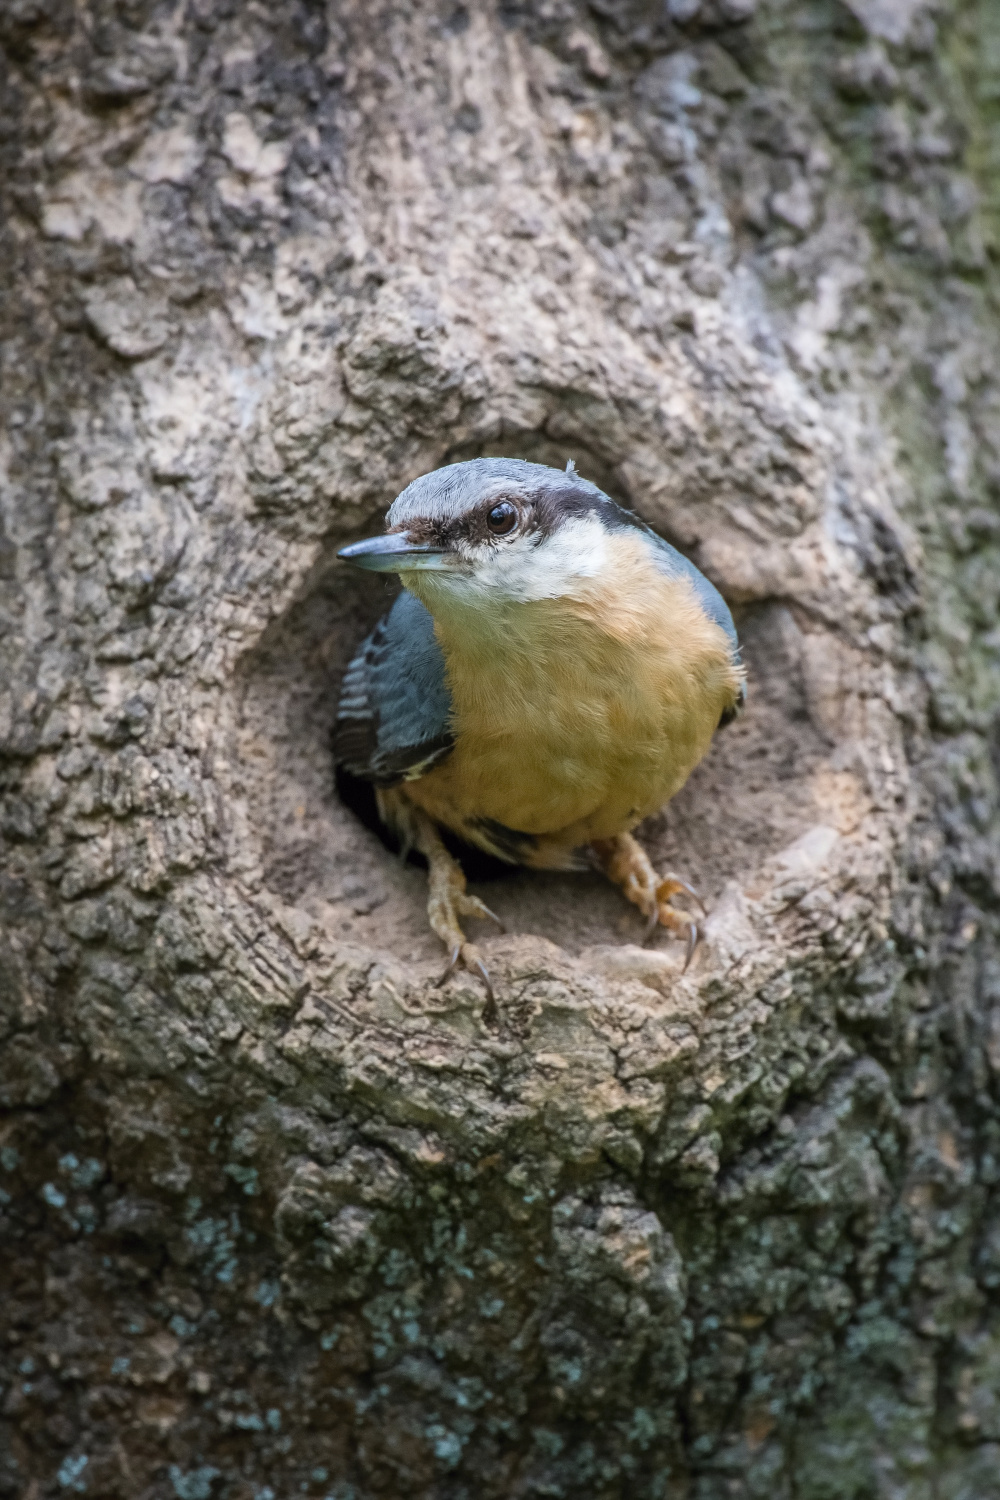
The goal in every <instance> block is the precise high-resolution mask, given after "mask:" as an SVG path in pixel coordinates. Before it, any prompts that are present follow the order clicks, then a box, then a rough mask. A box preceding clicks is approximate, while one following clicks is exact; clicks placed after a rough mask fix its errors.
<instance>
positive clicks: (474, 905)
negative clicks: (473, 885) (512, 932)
mask: <svg viewBox="0 0 1000 1500" xmlns="http://www.w3.org/2000/svg"><path fill="white" fill-rule="evenodd" d="M456 904H457V906H458V909H459V911H460V912H461V914H462V916H463V917H482V918H483V919H484V920H485V921H489V922H495V923H496V925H497V927H498V928H499V929H500V931H501V932H506V930H507V929H506V928H505V927H504V924H503V922H501V920H500V918H499V917H498V916H497V914H496V912H495V911H492V910H491V909H490V908H489V907H488V906H487V905H486V902H485V901H480V899H479V897H478V896H470V895H469V894H468V892H467V891H463V892H462V895H461V896H460V897H459V899H458V902H457V903H456Z"/></svg>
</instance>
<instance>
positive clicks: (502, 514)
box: [486, 500, 517, 536]
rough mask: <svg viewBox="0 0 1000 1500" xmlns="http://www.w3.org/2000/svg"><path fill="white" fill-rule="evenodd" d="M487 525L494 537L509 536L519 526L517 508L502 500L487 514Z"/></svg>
mask: <svg viewBox="0 0 1000 1500" xmlns="http://www.w3.org/2000/svg"><path fill="white" fill-rule="evenodd" d="M486 524H487V526H488V527H489V528H490V531H491V532H492V533H493V535H494V536H509V534H510V533H511V532H512V531H513V530H514V527H515V526H516V525H517V507H516V506H514V505H511V503H510V501H509V500H501V501H500V503H499V505H494V506H493V508H492V510H489V511H487V513H486Z"/></svg>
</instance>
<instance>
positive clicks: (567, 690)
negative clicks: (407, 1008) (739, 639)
mask: <svg viewBox="0 0 1000 1500" xmlns="http://www.w3.org/2000/svg"><path fill="white" fill-rule="evenodd" d="M649 574H650V576H646V575H645V574H642V575H640V576H638V577H636V576H632V577H631V578H630V579H629V580H628V584H629V587H628V595H627V597H626V598H619V599H617V600H616V599H614V598H608V597H607V589H606V588H605V589H604V591H603V594H602V593H601V592H600V591H599V590H598V588H597V586H596V585H595V586H594V587H593V588H592V589H591V590H590V591H589V593H583V594H582V596H581V597H576V598H573V599H562V598H561V599H546V600H537V601H532V602H531V603H526V604H519V605H517V606H514V607H513V608H511V609H510V610H508V611H507V614H506V616H505V617H504V618H503V619H498V620H493V621H488V622H485V623H484V622H480V625H481V628H480V630H478V631H476V630H471V631H470V629H469V628H468V623H467V622H460V623H459V624H458V626H457V627H456V626H455V625H454V624H452V622H450V621H449V620H448V619H447V618H445V619H443V620H442V619H441V618H440V617H438V618H436V629H437V634H438V639H439V640H440V642H441V645H442V648H443V650H444V653H445V660H446V664H447V673H448V683H449V687H450V690H451V695H452V704H453V726H454V730H455V737H456V738H455V748H454V750H453V751H452V753H451V755H450V756H449V757H448V759H447V760H446V761H444V762H443V763H442V764H441V765H439V766H437V767H436V768H435V769H434V770H432V771H430V772H429V773H428V774H427V775H425V776H422V777H420V778H419V779H418V780H416V781H413V782H411V783H408V784H407V785H406V788H405V794H406V796H407V797H408V798H409V799H410V800H412V801H413V802H415V803H416V804H417V805H418V806H419V807H421V808H423V809H424V810H425V811H426V812H427V813H428V814H429V815H430V816H431V817H432V818H434V819H435V820H436V821H437V822H438V823H441V824H444V825H445V826H446V827H448V828H450V829H452V830H454V831H455V832H456V833H458V834H460V835H461V836H462V837H463V838H466V839H468V840H469V841H470V842H473V843H476V844H478V845H480V846H482V847H484V848H487V849H490V850H491V851H492V852H494V853H497V854H500V855H501V857H503V858H506V859H509V860H512V861H514V862H517V863H522V864H528V865H541V866H559V865H564V864H567V863H569V862H570V855H571V851H572V850H573V849H576V848H579V847H580V846H581V845H583V844H587V843H590V842H591V841H593V840H595V839H606V838H611V837H613V836H614V835H615V834H617V833H622V832H625V831H627V830H628V829H631V828H634V827H635V825H636V824H637V823H639V822H640V821H641V820H642V819H643V818H645V817H647V816H648V815H649V814H650V813H652V812H654V811H656V810H657V809H658V808H660V807H662V806H663V804H664V803H665V802H667V801H668V800H669V799H670V798H671V797H672V796H673V795H674V793H675V792H677V791H678V790H679V789H680V787H681V786H683V784H684V782H685V781H686V780H687V778H688V776H689V775H690V773H691V771H692V770H693V769H694V767H695V766H696V765H697V764H698V762H699V760H701V758H702V756H703V755H704V754H705V752H706V750H707V749H708V746H709V743H710V741H711V738H712V735H713V733H714V731H715V729H716V727H717V725H718V723H719V719H720V716H721V714H722V713H723V711H724V710H725V709H726V708H728V707H730V706H731V705H732V704H733V703H734V702H735V700H736V696H737V694H738V692H739V685H740V674H739V670H738V668H736V667H735V666H734V665H733V663H732V659H731V651H730V646H729V641H728V638H727V637H726V635H725V633H724V632H723V631H722V630H721V629H720V628H719V627H718V626H717V625H715V624H714V623H713V622H711V621H710V620H707V619H706V617H705V615H704V613H703V612H702V611H701V610H700V608H699V607H698V606H697V602H696V601H695V600H694V597H693V594H692V591H691V589H690V586H689V585H688V584H687V583H686V581H685V580H683V579H680V580H677V579H664V578H663V577H662V576H661V575H659V574H655V573H653V571H652V570H649ZM650 620H653V621H654V622H655V628H652V629H651V628H650ZM511 835H513V836H511ZM518 836H522V837H518Z"/></svg>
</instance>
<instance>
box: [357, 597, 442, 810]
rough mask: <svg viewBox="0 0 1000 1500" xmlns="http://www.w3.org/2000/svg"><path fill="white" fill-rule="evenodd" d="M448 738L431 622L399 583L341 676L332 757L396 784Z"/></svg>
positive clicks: (432, 757) (417, 772)
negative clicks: (397, 592)
mask: <svg viewBox="0 0 1000 1500" xmlns="http://www.w3.org/2000/svg"><path fill="white" fill-rule="evenodd" d="M453 744H454V736H453V734H452V732H451V695H450V693H449V691H448V684H447V682H446V681H445V664H444V655H443V653H442V651H441V647H440V646H439V645H438V642H437V637H436V636H435V634H434V621H433V620H432V619H431V616H430V615H429V614H428V612H427V610H426V609H425V608H424V606H423V605H422V604H421V603H420V601H419V600H418V599H415V598H414V597H413V595H412V594H408V593H407V592H406V591H405V589H404V591H403V592H402V593H401V594H400V596H399V598H398V599H397V600H396V602H395V604H394V605H393V606H392V608H391V609H390V611H389V613H388V614H387V615H385V616H384V617H383V618H382V619H381V620H380V621H379V622H378V624H377V625H376V626H375V629H374V630H373V631H372V633H371V635H369V636H368V637H367V638H366V639H365V640H364V641H362V643H361V645H360V647H359V648H358V651H357V653H356V654H355V656H354V659H353V660H352V661H351V664H350V666H349V667H348V669H347V672H346V673H345V675H344V681H343V684H342V686H341V691H340V701H339V703H338V706H337V719H336V723H335V725H334V732H333V753H334V759H335V760H336V762H337V764H338V765H341V766H344V767H345V769H346V770H348V771H350V772H351V774H352V775H354V776H361V777H363V778H364V779H365V780H366V781H372V782H374V783H375V785H376V786H393V785H395V784H396V783H398V782H400V781H412V780H415V779H416V778H417V777H418V776H423V775H425V774H426V773H427V771H429V770H430V769H431V767H432V766H435V765H437V764H438V762H439V761H441V760H443V759H444V758H445V756H446V755H448V753H449V752H450V750H451V748H452V745H453Z"/></svg>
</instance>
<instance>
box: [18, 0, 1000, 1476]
mask: <svg viewBox="0 0 1000 1500" xmlns="http://www.w3.org/2000/svg"><path fill="white" fill-rule="evenodd" d="M0 42H2V48H3V69H4V72H3V98H2V103H0V137H2V152H3V166H2V192H3V196H4V218H3V230H2V235H3V273H2V282H3V291H4V296H3V325H2V338H3V346H2V347H3V365H2V382H3V384H2V395H3V407H2V411H3V419H4V433H3V439H2V450H0V461H2V487H0V830H2V839H3V845H2V869H0V1046H2V1051H0V1103H2V1106H3V1111H4V1112H3V1116H2V1120H0V1234H2V1250H0V1254H2V1261H0V1285H2V1288H3V1296H2V1298H0V1333H2V1343H0V1388H2V1389H0V1495H4V1496H19V1497H22V1496H23V1497H25V1500H39V1497H42V1496H48V1495H59V1494H77V1493H79V1494H88V1495H91V1496H120V1497H139V1496H141V1497H149V1500H154V1497H155V1500H169V1497H178V1500H208V1497H210V1496H213V1497H217V1500H223V1497H225V1500H285V1497H290V1496H293V1495H300V1494H306V1495H314V1496H328V1497H333V1500H369V1497H376V1496H386V1497H399V1496H404V1495H406V1496H422V1497H435V1500H436V1497H441V1500H446V1497H447V1500H460V1497H469V1500H472V1497H476V1500H479V1497H484V1500H485V1497H497V1500H500V1497H516V1496H560V1497H562V1496H565V1497H587V1500H612V1497H616V1500H625V1497H629V1500H646V1497H649V1500H655V1497H663V1500H666V1497H670V1500H680V1497H688V1496H690V1497H692V1500H723V1497H726V1500H729V1497H733V1500H736V1497H739V1500H743V1497H752V1496H767V1497H768V1500H783V1497H789V1500H792V1497H795V1500H870V1497H883V1496H884V1497H890V1496H891V1497H894V1500H895V1497H907V1500H910V1497H913V1500H925V1497H926V1500H932V1497H933V1500H960V1497H961V1500H989V1497H993V1496H1000V1309H998V1304H997V1288H998V1286H1000V1198H998V1188H997V1184H998V1182H1000V1112H998V1104H1000V952H998V931H1000V807H998V775H1000V727H998V726H1000V718H998V705H1000V660H998V657H1000V624H998V595H1000V506H998V497H1000V358H998V348H1000V279H998V271H1000V266H998V261H1000V189H998V186H997V184H998V181H1000V10H998V9H997V6H996V4H995V3H994V0H979V3H978V4H977V3H975V0H940V3H937V4H928V3H924V0H760V3H759V5H756V6H755V4H754V0H668V3H667V4H666V5H663V4H662V3H655V4H654V3H648V4H646V3H642V0H634V3H632V0H592V3H591V4H589V5H585V4H583V3H579V4H574V3H573V0H537V3H531V0H524V3H518V0H497V3H485V0H484V3H483V4H482V5H471V4H470V5H469V6H467V7H466V6H454V5H451V4H446V5H442V6H440V7H437V8H435V6H434V5H433V4H419V3H413V4H407V5H403V4H400V5H397V6H392V5H388V4H385V5H383V4H379V3H361V0H357V3H354V4H351V3H347V0H344V3H342V4H337V3H331V4H329V5H328V6H327V7H326V8H324V7H323V6H322V5H319V4H309V3H304V0H276V3H273V4H270V5H265V4H262V3H248V4H235V3H233V0H189V3H187V4H185V3H183V0H177V3H168V0H164V3H162V4H157V3H155V0H148V3H147V0H117V3H113V0H106V3H102V0H80V3H77V4H73V3H71V0H4V3H3V5H2V7H0ZM478 453H507V454H515V455H521V456H524V457H530V458H540V459H542V460H544V461H550V462H553V463H558V464H560V465H562V464H563V463H565V461H566V459H567V458H573V459H575V461H576V463H577V466H578V468H579V469H580V471H581V472H582V473H583V474H585V475H586V476H588V477H590V478H593V479H595V480H597V481H598V482H599V483H601V484H603V485H604V486H605V487H606V488H607V489H608V490H609V491H610V493H612V494H613V495H615V496H616V497H618V498H620V499H622V500H624V501H625V502H627V503H628V504H630V505H632V506H634V507H635V508H636V509H637V510H639V511H640V512H641V513H642V515H644V516H645V517H647V518H648V519H649V520H650V521H651V522H652V523H653V524H654V525H656V526H657V527H658V528H659V529H660V530H661V531H662V532H663V533H664V534H665V535H666V536H668V537H669V538H670V539H671V540H673V541H674V542H676V543H677V544H678V545H679V546H681V547H682V548H684V550H685V551H687V552H688V554H689V555H690V556H692V557H693V558H694V559H695V560H696V561H697V562H698V563H699V565H700V566H702V567H703V568H704V570H705V571H706V572H707V573H708V574H709V575H710V576H711V577H712V578H713V580H714V581H715V582H716V583H717V584H718V585H719V587H720V588H721V589H722V590H723V592H724V593H725V595H726V597H727V598H728V599H729V601H730V603H731V604H732V606H733V608H734V611H735V613H736V614H737V617H738V622H739V625H740V629H741V633H742V635H743V638H744V640H745V642H746V649H747V658H748V665H749V672H750V683H751V697H750V707H749V710H748V712H747V714H746V716H745V717H744V718H743V719H742V720H741V721H740V722H739V723H738V724H737V725H735V726H733V727H732V728H731V729H729V730H728V731H727V732H726V733H725V734H723V735H721V736H720V737H719V740H718V743H717V745H716V746H715V747H714V748H713V750H712V752H711V755H710V756H709V758H708V760H707V761H706V762H705V764H704V765H703V766H702V767H700V768H699V770H698V772H697V773H696V774H695V776H694V777H693V778H692V781H691V783H690V785H689V786H688V787H687V788H686V789H685V791H684V792H683V793H682V794H681V796H679V797H678V798H677V799H676V801H675V803H674V804H673V805H672V806H671V808H670V809H669V810H668V811H667V812H666V814H665V815H664V816H663V817H662V818H661V819H658V820H654V822H653V824H652V825H651V826H649V827H648V828H647V829H646V830H645V836H646V840H647V843H648V845H649V847H650V849H651V850H652V851H653V852H654V854H655V857H656V859H657V861H658V862H659V864H660V865H661V867H667V866H674V867H677V868H680V869H682V870H683V871H684V872H685V873H686V874H688V875H689V876H690V878H691V879H693V880H694V881H696V882H697V883H698V884H699V885H700V886H701V887H702V888H703V889H704V891H705V892H706V893H707V895H708V896H709V898H710V904H711V908H712V915H711V919H710V921H709V924H708V932H707V935H706V941H705V943H704V945H703V947H702V948H701V950H700V951H699V954H698V957H697V961H696V963H695V964H694V965H692V968H691V970H690V971H689V972H688V973H687V974H686V975H682V973H681V960H680V956H679V951H678V948H677V946H676V945H672V944H671V943H670V942H669V941H668V940H666V939H663V940H662V941H661V943H660V945H659V946H658V947H655V948H653V949H644V948H642V947H641V946H639V942H640V939H641V919H640V918H639V917H638V916H636V915H635V914H634V913H631V912H630V911H629V910H627V909H625V906H624V903H623V902H622V901H621V900H620V898H619V897H618V896H617V895H616V894H615V892H614V891H612V890H610V889H609V888H606V887H605V886H603V885H602V884H601V883H600V882H599V881H598V880H597V879H596V877H593V878H592V877H587V876H573V877H570V876H566V877H563V876H551V877H547V876H543V875H533V874H516V875H514V876H513V877H512V878H508V879H506V880H499V879H493V878H490V879H488V880H485V881H484V882H483V883H481V884H479V885H477V886H476V888H477V889H478V890H480V891H481V892H482V893H483V894H484V895H485V896H486V898H487V899H488V901H489V902H490V904H491V905H493V906H495V907H496V908H497V909H498V910H499V911H500V912H501V914H502V915H503V916H504V918H505V919H506V921H507V923H508V928H509V931H510V933H511V934H512V935H511V936H508V937H502V938H494V937H491V936H489V935H488V934H486V935H484V936H483V938H482V941H483V945H484V947H485V949H486V952H487V955H488V958H489V962H490V965H491V968H492V970H493V972H494V974H495V976H496V978H497V985H498V993H499V1002H500V1003H499V1018H498V1020H497V1021H496V1022H493V1020H492V1017H490V1016H486V1017H485V1018H484V996H483V993H482V990H481V987H480V986H478V985H477V984H476V983H475V982H474V981H473V980H471V979H470V978H468V977H467V976H462V975H456V976H455V977H453V978H452V979H451V980H450V981H449V982H448V983H447V984H446V985H445V986H443V987H441V988H435V987H434V984H433V981H434V979H435V976H436V974H437V972H438V970H439V967H440V962H441V955H440V954H439V952H438V951H437V947H436V944H435V942H434V940H433V939H432V938H431V937H430V935H429V933H428V931H427V929H426V921H425V916H424V879H423V876H422V874H421V872H420V871H419V870H418V869H416V868H412V867H405V868H404V867H401V866H400V865H399V864H398V862H396V861H394V860H393V859H392V858H391V857H390V855H389V854H388V853H387V851H386V850H385V849H384V848H383V846H382V845H381V843H380V842H379V840H378V838H377V837H376V836H375V835H374V834H373V833H372V832H371V831H370V830H369V829H368V828H366V827H365V826H364V825H363V823H362V822H361V821H360V820H359V818H358V817H357V816H356V813H355V811H354V810H352V808H351V807H349V806H347V805H345V804H344V803H343V802H342V801H341V800H340V799H339V798H338V795H337V792H336V790H335V787H334V781H333V774H332V767H331V764H330V757H329V749H328V735H329V728H330V721H331V716H332V708H333V704H334V701H335V695H336V688H337V682H338V680H339V674H340V673H341V671H342V669H343V667H344V665H345V662H346V659H347V655H348V653H349V651H350V650H351V648H352V646H353V645H354V643H355V642H356V640H357V638H358V636H359V635H360V633H361V631H362V629H363V628H364V627H365V626H366V625H367V624H368V623H370V622H371V620H372V619H373V618H374V617H375V616H376V614H377V613H378V612H379V611H380V610H381V609H382V608H383V607H384V605H385V602H386V593H385V592H384V590H383V587H382V585H381V584H379V583H373V582H372V580H370V579H362V580H360V581H359V580H358V579H356V578H353V577H349V576H347V574H346V572H345V571H344V570H342V569H341V568H340V567H339V566H338V565H337V564H336V563H335V561H334V558H333V553H334V550H335V548H336V547H337V546H338V545H340V544H342V543H343V542H344V541H346V540H349V539H351V538H353V537H354V536H357V535H362V534H364V533H365V532H366V531H368V530H369V529H370V528H371V527H373V526H376V525H377V524H378V519H379V517H380V515H381V513H382V512H383V510H384V508H385V507H386V505H387V504H388V502H389V501H390V500H391V499H392V497H393V496H394V494H395V493H396V492H397V490H398V489H399V488H400V487H401V486H402V485H403V484H405V483H406V482H407V481H408V480H410V479H412V478H413V477H414V476H416V475H417V474H419V473H421V472H423V471H425V470H427V469H429V468H432V467H434V466H435V465H437V464H439V463H441V462H443V461H446V460H449V459H452V458H456V457H465V456H471V455H473V454H478ZM480 873H481V874H483V873H484V874H490V872H480Z"/></svg>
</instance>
